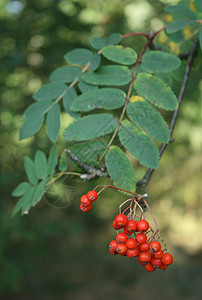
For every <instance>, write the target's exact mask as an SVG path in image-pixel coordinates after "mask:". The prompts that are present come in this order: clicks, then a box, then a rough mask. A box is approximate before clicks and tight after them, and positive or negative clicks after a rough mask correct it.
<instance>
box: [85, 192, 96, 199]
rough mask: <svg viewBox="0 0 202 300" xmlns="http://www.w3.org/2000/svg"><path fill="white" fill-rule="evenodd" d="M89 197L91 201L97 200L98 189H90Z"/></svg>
mask: <svg viewBox="0 0 202 300" xmlns="http://www.w3.org/2000/svg"><path fill="white" fill-rule="evenodd" d="M87 197H88V199H89V200H90V201H95V200H96V199H97V192H96V191H89V192H88V193H87Z"/></svg>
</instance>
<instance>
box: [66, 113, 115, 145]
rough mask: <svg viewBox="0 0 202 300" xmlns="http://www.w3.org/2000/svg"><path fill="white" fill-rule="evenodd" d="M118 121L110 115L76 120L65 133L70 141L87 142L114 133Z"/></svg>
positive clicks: (98, 115) (97, 115)
mask: <svg viewBox="0 0 202 300" xmlns="http://www.w3.org/2000/svg"><path fill="white" fill-rule="evenodd" d="M116 125H117V119H116V118H114V117H113V116H112V115H110V114H94V115H88V116H85V117H82V118H78V119H76V120H75V121H74V122H73V123H72V124H70V125H69V126H68V127H67V128H66V129H65V131H64V138H65V139H66V140H68V141H85V140H91V139H94V138H96V137H99V136H103V135H106V134H108V133H111V132H112V131H114V129H115V128H116Z"/></svg>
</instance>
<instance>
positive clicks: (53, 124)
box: [46, 103, 60, 143]
mask: <svg viewBox="0 0 202 300" xmlns="http://www.w3.org/2000/svg"><path fill="white" fill-rule="evenodd" d="M46 131H47V135H48V137H49V139H50V140H51V141H52V142H53V143H55V141H56V140H57V137H58V134H59V131H60V105H59V104H58V103H56V104H55V105H54V106H53V107H52V108H51V110H49V112H48V113H47V117H46Z"/></svg>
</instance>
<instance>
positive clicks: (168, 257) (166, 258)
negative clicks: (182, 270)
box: [162, 253, 173, 265]
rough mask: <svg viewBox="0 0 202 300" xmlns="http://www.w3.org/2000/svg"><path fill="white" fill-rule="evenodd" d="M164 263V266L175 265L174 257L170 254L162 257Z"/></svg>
mask: <svg viewBox="0 0 202 300" xmlns="http://www.w3.org/2000/svg"><path fill="white" fill-rule="evenodd" d="M162 263H163V264H164V265H171V264H172V263H173V257H172V255H171V254H170V253H165V254H164V255H163V257H162Z"/></svg>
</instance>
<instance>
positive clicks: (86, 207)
mask: <svg viewBox="0 0 202 300" xmlns="http://www.w3.org/2000/svg"><path fill="white" fill-rule="evenodd" d="M90 209H91V205H87V206H84V205H83V204H82V203H81V204H80V210H82V211H83V212H86V211H89V210H90Z"/></svg>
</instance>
